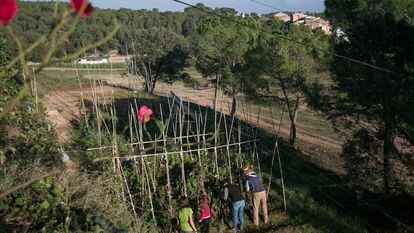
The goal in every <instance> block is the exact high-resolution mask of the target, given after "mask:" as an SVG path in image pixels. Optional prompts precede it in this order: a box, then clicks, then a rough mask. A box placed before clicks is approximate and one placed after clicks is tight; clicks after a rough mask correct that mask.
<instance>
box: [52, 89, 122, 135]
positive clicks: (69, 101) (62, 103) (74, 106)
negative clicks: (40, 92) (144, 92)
mask: <svg viewBox="0 0 414 233" xmlns="http://www.w3.org/2000/svg"><path fill="white" fill-rule="evenodd" d="M112 91H113V92H114V93H118V92H123V91H124V90H122V89H119V88H113V87H102V89H101V88H99V90H98V91H97V94H98V95H99V94H100V93H102V92H104V93H105V94H110V93H111V92H112ZM91 94H92V93H91V91H84V92H83V95H84V99H85V100H88V99H89V100H91ZM44 104H45V106H46V112H47V118H48V120H49V121H50V122H52V123H53V125H54V127H55V129H56V131H57V133H58V138H59V140H60V141H62V142H64V141H67V140H68V139H69V136H70V131H71V129H72V122H73V121H75V120H78V119H79V118H80V116H81V115H82V107H81V92H80V91H79V90H78V89H65V88H59V89H56V90H52V91H50V92H47V93H46V95H45V98H44Z"/></svg>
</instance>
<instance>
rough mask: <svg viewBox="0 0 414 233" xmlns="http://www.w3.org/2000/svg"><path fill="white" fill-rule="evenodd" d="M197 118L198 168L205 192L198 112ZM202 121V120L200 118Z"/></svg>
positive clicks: (202, 188)
mask: <svg viewBox="0 0 414 233" xmlns="http://www.w3.org/2000/svg"><path fill="white" fill-rule="evenodd" d="M195 117H196V132H197V148H198V150H197V155H198V166H199V167H200V176H201V177H200V178H201V179H200V184H201V190H202V191H203V192H205V189H204V169H203V166H202V162H201V151H200V123H199V117H198V115H197V112H196V113H195ZM200 120H201V118H200Z"/></svg>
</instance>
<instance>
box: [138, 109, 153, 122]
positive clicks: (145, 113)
mask: <svg viewBox="0 0 414 233" xmlns="http://www.w3.org/2000/svg"><path fill="white" fill-rule="evenodd" d="M152 114H153V111H152V109H150V108H148V107H147V106H145V105H142V106H141V108H140V109H139V110H138V120H139V121H140V122H143V123H147V122H148V121H149V120H150V117H151V115H152Z"/></svg>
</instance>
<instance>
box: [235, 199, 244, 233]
mask: <svg viewBox="0 0 414 233" xmlns="http://www.w3.org/2000/svg"><path fill="white" fill-rule="evenodd" d="M244 205H245V202H244V200H242V201H238V202H233V203H232V207H233V209H232V211H233V229H237V223H238V221H240V229H242V227H243V220H244V218H243V212H244Z"/></svg>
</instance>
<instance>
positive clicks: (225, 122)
mask: <svg viewBox="0 0 414 233" xmlns="http://www.w3.org/2000/svg"><path fill="white" fill-rule="evenodd" d="M226 118H227V117H224V129H225V130H224V131H226V143H227V146H226V154H227V162H228V166H229V178H230V183H233V176H232V172H231V158H230V147H229V146H228V145H229V144H230V142H229V136H228V134H229V133H228V129H227V120H226ZM233 119H234V118H233Z"/></svg>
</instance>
